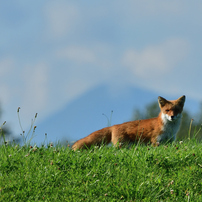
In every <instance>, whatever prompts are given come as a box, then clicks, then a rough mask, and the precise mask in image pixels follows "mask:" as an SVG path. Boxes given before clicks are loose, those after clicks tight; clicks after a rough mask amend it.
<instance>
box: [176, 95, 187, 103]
mask: <svg viewBox="0 0 202 202" xmlns="http://www.w3.org/2000/svg"><path fill="white" fill-rule="evenodd" d="M185 99H186V97H185V95H183V96H181V97H180V98H178V99H177V100H178V103H179V104H181V105H182V106H184V102H185Z"/></svg>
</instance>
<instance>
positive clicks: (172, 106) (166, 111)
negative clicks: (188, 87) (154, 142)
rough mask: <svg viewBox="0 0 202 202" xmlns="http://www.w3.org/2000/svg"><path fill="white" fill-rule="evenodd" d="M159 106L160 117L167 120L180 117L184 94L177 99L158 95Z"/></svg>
mask: <svg viewBox="0 0 202 202" xmlns="http://www.w3.org/2000/svg"><path fill="white" fill-rule="evenodd" d="M158 102H159V107H160V109H161V113H162V118H163V120H164V119H167V120H169V121H175V120H177V119H178V118H181V113H182V110H183V107H184V102H185V95H183V96H181V97H180V98H178V99H177V100H166V99H165V98H163V97H160V96H159V97H158Z"/></svg>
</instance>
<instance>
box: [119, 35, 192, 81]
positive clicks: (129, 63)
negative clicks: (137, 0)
mask: <svg viewBox="0 0 202 202" xmlns="http://www.w3.org/2000/svg"><path fill="white" fill-rule="evenodd" d="M187 53H188V42H187V41H185V40H182V39H176V38H175V39H168V40H166V41H165V42H162V43H161V44H158V45H150V46H148V47H146V48H144V49H143V50H135V49H132V50H128V51H126V52H125V53H124V56H123V65H124V66H126V67H127V68H128V69H129V70H130V71H131V72H132V73H133V74H134V75H135V76H137V77H141V78H144V79H147V78H151V76H152V77H153V78H157V77H159V75H161V76H164V75H165V74H166V73H168V72H171V71H172V70H173V68H175V67H176V65H177V64H178V62H180V61H182V60H183V59H184V58H185V57H186V55H187Z"/></svg>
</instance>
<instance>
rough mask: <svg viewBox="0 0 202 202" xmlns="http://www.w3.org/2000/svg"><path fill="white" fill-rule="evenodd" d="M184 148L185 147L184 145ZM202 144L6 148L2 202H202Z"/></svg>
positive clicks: (1, 161)
mask: <svg viewBox="0 0 202 202" xmlns="http://www.w3.org/2000/svg"><path fill="white" fill-rule="evenodd" d="M180 143H181V144H180ZM201 194H202V144H201V143H199V142H197V141H196V140H193V139H191V140H190V141H188V140H187V141H185V142H183V143H182V142H175V143H173V144H169V145H160V146H159V147H152V146H145V145H134V146H133V147H131V148H130V149H128V148H122V149H117V148H114V147H106V146H105V147H101V148H93V149H90V150H85V151H76V152H74V151H72V150H71V149H70V148H68V147H62V146H60V145H49V146H48V147H36V146H33V147H32V146H28V145H26V146H19V145H1V146H0V201H202V195H201Z"/></svg>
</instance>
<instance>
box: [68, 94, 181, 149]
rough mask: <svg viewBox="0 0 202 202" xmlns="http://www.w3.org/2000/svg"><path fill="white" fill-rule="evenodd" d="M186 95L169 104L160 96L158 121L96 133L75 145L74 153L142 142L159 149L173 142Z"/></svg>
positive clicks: (127, 124)
mask: <svg viewBox="0 0 202 202" xmlns="http://www.w3.org/2000/svg"><path fill="white" fill-rule="evenodd" d="M184 103H185V95H183V96H181V97H180V98H178V99H177V100H166V99H165V98H163V97H161V96H159V97H158V104H159V108H160V113H159V115H158V116H157V117H155V118H150V119H142V120H135V121H129V122H125V123H122V124H117V125H113V126H109V127H105V128H103V129H100V130H97V131H95V132H93V133H91V134H90V135H88V136H86V137H84V138H82V139H80V140H78V141H76V142H75V143H74V144H73V145H72V149H73V150H74V151H76V150H78V149H85V148H86V149H87V148H90V147H91V146H92V145H96V146H100V145H101V144H104V145H106V144H109V143H110V142H111V143H112V144H113V145H114V146H116V145H118V146H119V147H121V145H123V144H127V143H135V142H138V141H141V142H143V143H145V144H148V143H150V144H152V145H158V144H160V143H162V142H173V141H174V140H175V139H176V134H177V132H178V130H179V128H180V124H181V118H182V111H183V107H184Z"/></svg>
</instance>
